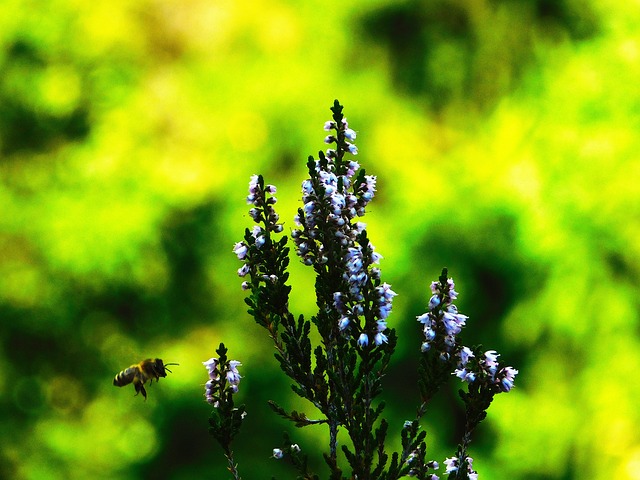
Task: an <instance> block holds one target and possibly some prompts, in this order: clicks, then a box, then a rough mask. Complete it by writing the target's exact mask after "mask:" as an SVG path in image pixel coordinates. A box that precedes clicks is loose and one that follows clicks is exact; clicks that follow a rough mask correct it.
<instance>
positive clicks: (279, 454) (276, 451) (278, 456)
mask: <svg viewBox="0 0 640 480" xmlns="http://www.w3.org/2000/svg"><path fill="white" fill-rule="evenodd" d="M283 456H284V453H282V450H280V449H279V448H274V449H273V455H272V457H273V458H275V459H276V460H280V459H281V458H282V457H283Z"/></svg>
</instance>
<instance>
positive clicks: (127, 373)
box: [113, 366, 136, 387]
mask: <svg viewBox="0 0 640 480" xmlns="http://www.w3.org/2000/svg"><path fill="white" fill-rule="evenodd" d="M135 374H136V367H135V366H131V367H129V368H127V369H125V370H123V371H121V372H120V373H119V374H117V375H116V376H115V377H114V378H113V384H114V385H115V386H116V387H124V386H125V385H129V384H130V383H131V382H132V381H133V379H134V377H135Z"/></svg>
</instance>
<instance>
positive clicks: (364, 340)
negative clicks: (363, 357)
mask: <svg viewBox="0 0 640 480" xmlns="http://www.w3.org/2000/svg"><path fill="white" fill-rule="evenodd" d="M358 345H360V346H361V347H366V346H367V345H369V336H368V335H367V334H366V333H361V334H360V336H359V337H358Z"/></svg>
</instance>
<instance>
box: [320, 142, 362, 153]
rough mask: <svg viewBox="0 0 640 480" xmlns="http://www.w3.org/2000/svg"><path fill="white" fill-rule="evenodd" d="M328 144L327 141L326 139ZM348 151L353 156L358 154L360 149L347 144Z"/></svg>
mask: <svg viewBox="0 0 640 480" xmlns="http://www.w3.org/2000/svg"><path fill="white" fill-rule="evenodd" d="M325 142H326V139H325ZM347 149H348V150H349V152H350V153H351V154H352V155H357V154H358V147H356V146H355V145H354V144H353V143H347Z"/></svg>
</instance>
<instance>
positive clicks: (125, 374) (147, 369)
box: [113, 358, 178, 400]
mask: <svg viewBox="0 0 640 480" xmlns="http://www.w3.org/2000/svg"><path fill="white" fill-rule="evenodd" d="M167 365H178V364H177V363H164V362H163V361H162V360H161V359H159V358H147V359H146V360H143V361H141V362H140V363H138V364H136V365H131V366H130V367H129V368H125V369H124V370H123V371H121V372H120V373H119V374H117V375H116V376H115V377H114V379H113V384H114V385H115V386H116V387H124V386H125V385H129V384H130V383H133V386H134V387H135V388H136V395H138V394H139V393H142V396H143V397H144V399H145V400H146V399H147V391H146V390H145V388H144V384H145V383H147V381H149V384H152V383H153V379H154V378H155V380H156V382H157V381H159V380H160V377H166V376H167V372H170V373H173V372H172V371H171V370H169V369H168V368H167Z"/></svg>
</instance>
